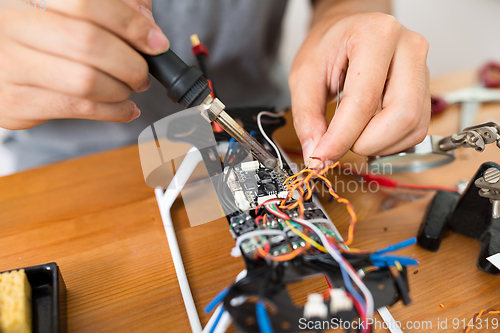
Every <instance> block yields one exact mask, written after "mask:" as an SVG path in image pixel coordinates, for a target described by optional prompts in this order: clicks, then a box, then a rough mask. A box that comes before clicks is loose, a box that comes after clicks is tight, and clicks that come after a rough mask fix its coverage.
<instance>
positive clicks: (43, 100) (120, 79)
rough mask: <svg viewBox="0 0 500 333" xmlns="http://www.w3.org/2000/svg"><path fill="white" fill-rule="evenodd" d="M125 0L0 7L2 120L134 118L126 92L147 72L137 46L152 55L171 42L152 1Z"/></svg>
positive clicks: (143, 83)
mask: <svg viewBox="0 0 500 333" xmlns="http://www.w3.org/2000/svg"><path fill="white" fill-rule="evenodd" d="M37 2H39V0H37ZM126 2H127V3H125V2H123V1H122V0H106V1H102V0H50V1H46V4H47V5H46V6H47V8H46V10H45V11H40V7H39V6H38V7H37V8H36V11H35V8H34V5H33V3H32V2H31V5H30V10H29V11H20V10H19V9H17V8H16V7H14V8H11V7H10V4H9V5H8V6H7V10H5V11H0V127H3V128H6V129H25V128H30V127H33V126H36V125H38V124H41V123H43V122H45V121H47V120H49V119H56V118H83V119H94V120H106V121H115V122H129V121H131V120H133V119H135V118H137V117H138V116H139V115H140V111H139V109H138V108H137V106H136V105H135V104H134V103H133V102H131V101H129V100H128V98H129V96H130V94H131V91H132V90H133V91H136V92H141V91H144V90H147V89H148V88H149V85H150V84H151V79H150V77H149V75H148V65H147V63H146V61H145V60H144V59H143V57H142V56H141V55H140V54H139V52H138V51H136V49H137V50H139V51H141V52H143V53H147V54H151V55H155V54H159V53H163V52H165V51H166V50H167V49H168V47H169V42H168V40H167V38H166V37H165V35H164V34H163V33H162V31H161V30H160V28H159V27H158V26H157V25H156V24H155V23H154V20H153V19H152V15H151V13H150V12H149V9H150V8H151V0H126ZM14 3H16V1H14ZM26 3H27V2H26ZM139 4H143V5H144V6H145V7H143V6H139ZM23 6H26V5H23ZM146 7H149V8H148V9H146ZM2 10H3V8H2Z"/></svg>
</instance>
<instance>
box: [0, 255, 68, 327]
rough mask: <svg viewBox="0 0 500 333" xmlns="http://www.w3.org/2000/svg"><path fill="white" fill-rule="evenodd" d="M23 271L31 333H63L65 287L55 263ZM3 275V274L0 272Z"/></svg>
mask: <svg viewBox="0 0 500 333" xmlns="http://www.w3.org/2000/svg"><path fill="white" fill-rule="evenodd" d="M19 269H24V271H25V272H26V275H27V276H28V281H29V283H30V285H31V304H32V313H33V315H32V319H33V333H65V332H67V331H68V328H67V321H66V285H65V284H64V281H63V279H62V276H61V272H60V271H59V267H58V266H57V264H56V263H55V262H51V263H48V264H44V265H39V266H31V267H22V268H18V269H12V270H9V271H6V272H10V271H17V270H19ZM0 273H5V272H0Z"/></svg>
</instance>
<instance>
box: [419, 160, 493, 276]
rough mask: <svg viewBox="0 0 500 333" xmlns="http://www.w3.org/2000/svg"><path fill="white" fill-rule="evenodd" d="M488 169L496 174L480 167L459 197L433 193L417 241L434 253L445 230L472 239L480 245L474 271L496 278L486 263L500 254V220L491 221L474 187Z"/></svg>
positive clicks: (489, 164)
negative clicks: (476, 268) (476, 267)
mask: <svg viewBox="0 0 500 333" xmlns="http://www.w3.org/2000/svg"><path fill="white" fill-rule="evenodd" d="M489 168H495V169H498V170H500V165H498V164H497V163H494V162H486V163H483V164H482V165H481V166H480V167H479V169H478V170H477V171H476V174H475V175H474V177H472V179H471V180H470V182H469V185H468V186H467V189H466V190H465V191H464V193H463V194H462V195H461V196H460V195H459V194H457V193H454V192H447V191H438V192H437V193H436V195H435V196H434V199H433V200H432V202H431V204H430V206H429V208H428V211H427V214H426V216H425V218H424V220H423V221H422V224H421V225H420V230H419V232H418V236H417V241H418V245H420V246H421V247H422V248H424V249H426V250H429V251H437V250H438V249H439V245H440V244H441V240H442V238H443V235H444V232H445V231H446V230H451V231H454V232H456V233H459V234H461V235H464V236H467V237H470V238H473V239H475V240H477V241H479V242H480V243H481V250H480V253H479V259H478V262H477V266H478V268H479V269H481V270H482V271H484V272H486V273H490V274H494V275H500V270H499V269H498V268H496V267H495V266H493V264H491V263H490V262H489V261H488V260H486V258H487V257H489V256H492V255H494V254H496V253H499V252H500V218H497V219H495V218H493V217H492V204H491V202H490V200H489V199H488V198H484V197H481V196H480V195H479V188H478V187H476V186H475V185H474V183H475V181H476V180H478V179H480V178H483V175H484V173H485V171H486V170H487V169H489Z"/></svg>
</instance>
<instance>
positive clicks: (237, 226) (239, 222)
mask: <svg viewBox="0 0 500 333" xmlns="http://www.w3.org/2000/svg"><path fill="white" fill-rule="evenodd" d="M229 226H230V227H231V230H232V231H233V232H234V235H235V236H236V237H238V236H241V235H243V234H244V233H247V232H249V231H253V230H255V229H257V225H256V224H255V220H254V219H253V218H252V217H251V216H250V215H248V213H244V214H242V215H238V216H234V217H231V219H230V224H229Z"/></svg>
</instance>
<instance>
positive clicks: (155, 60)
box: [143, 50, 212, 108]
mask: <svg viewBox="0 0 500 333" xmlns="http://www.w3.org/2000/svg"><path fill="white" fill-rule="evenodd" d="M143 57H144V59H146V61H147V63H148V65H149V72H150V73H151V75H153V77H154V78H155V79H157V80H158V81H159V82H160V83H161V84H162V85H163V86H164V87H165V89H167V96H168V98H170V100H172V101H173V102H174V103H179V104H180V105H182V106H183V107H184V108H189V107H191V106H196V105H199V104H201V103H202V102H203V100H204V99H205V98H206V97H207V96H208V95H209V94H210V92H211V91H212V90H211V89H210V87H209V85H208V81H207V80H206V79H205V78H204V77H203V73H202V71H201V70H199V69H198V68H196V67H195V66H188V65H186V63H185V62H184V61H182V60H181V59H180V58H179V57H178V56H177V55H176V54H175V53H174V52H173V51H171V50H168V51H167V52H165V53H162V54H159V55H156V56H151V55H147V54H143Z"/></svg>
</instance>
